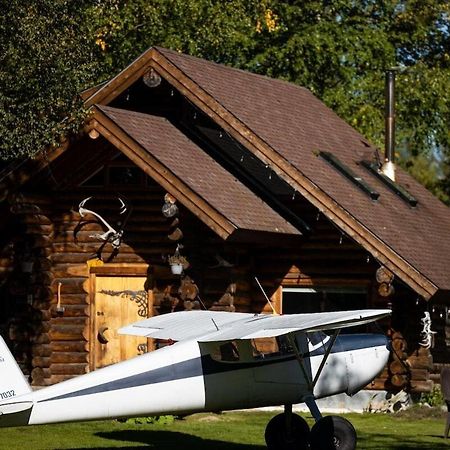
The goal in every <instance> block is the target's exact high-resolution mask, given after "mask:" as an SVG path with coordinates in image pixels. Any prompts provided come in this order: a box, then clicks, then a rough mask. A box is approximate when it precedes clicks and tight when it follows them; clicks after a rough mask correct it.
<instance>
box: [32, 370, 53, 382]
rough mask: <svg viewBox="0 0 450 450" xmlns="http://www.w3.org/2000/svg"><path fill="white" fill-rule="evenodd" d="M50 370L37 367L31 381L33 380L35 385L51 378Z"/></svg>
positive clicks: (33, 371)
mask: <svg viewBox="0 0 450 450" xmlns="http://www.w3.org/2000/svg"><path fill="white" fill-rule="evenodd" d="M51 374H52V373H51V371H50V368H42V367H36V368H34V369H33V370H32V371H31V379H32V380H33V385H35V384H38V385H40V383H42V381H43V380H44V378H48V377H50V376H51Z"/></svg>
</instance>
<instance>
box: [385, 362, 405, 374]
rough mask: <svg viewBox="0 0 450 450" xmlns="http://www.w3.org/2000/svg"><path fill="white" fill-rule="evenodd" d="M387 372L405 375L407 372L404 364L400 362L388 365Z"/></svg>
mask: <svg viewBox="0 0 450 450" xmlns="http://www.w3.org/2000/svg"><path fill="white" fill-rule="evenodd" d="M389 371H390V372H391V373H392V374H394V375H395V374H399V375H400V374H405V373H407V372H408V367H407V365H406V364H405V363H402V362H401V361H392V362H391V363H390V364H389Z"/></svg>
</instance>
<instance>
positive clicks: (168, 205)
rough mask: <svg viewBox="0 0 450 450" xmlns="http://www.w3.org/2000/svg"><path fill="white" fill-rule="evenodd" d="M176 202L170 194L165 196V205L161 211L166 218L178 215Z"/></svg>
mask: <svg viewBox="0 0 450 450" xmlns="http://www.w3.org/2000/svg"><path fill="white" fill-rule="evenodd" d="M176 201H177V199H176V198H175V197H174V196H173V195H171V194H169V193H167V194H166V195H165V196H164V204H163V206H162V209H161V210H162V213H163V216H164V217H166V218H168V219H169V218H171V217H175V216H176V215H177V214H178V206H177V205H176V204H175V203H176Z"/></svg>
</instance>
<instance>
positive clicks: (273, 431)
mask: <svg viewBox="0 0 450 450" xmlns="http://www.w3.org/2000/svg"><path fill="white" fill-rule="evenodd" d="M291 427H292V428H291V433H290V434H288V433H287V430H286V416H285V415H284V413H282V414H278V415H277V416H275V417H272V419H270V421H269V423H268V424H267V427H266V432H265V434H264V437H265V439H266V445H267V448H268V449H269V450H308V449H309V426H308V424H307V423H306V420H305V419H303V418H302V417H300V416H298V415H297V414H292V422H291Z"/></svg>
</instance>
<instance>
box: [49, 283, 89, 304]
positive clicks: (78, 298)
mask: <svg viewBox="0 0 450 450" xmlns="http://www.w3.org/2000/svg"><path fill="white" fill-rule="evenodd" d="M64 289H65V288H64V284H63V285H62V287H61V291H62V292H61V306H86V305H88V304H89V294H88V293H87V292H85V291H81V292H76V293H73V294H69V293H66V292H64ZM56 303H57V297H56V294H53V295H52V300H51V305H50V306H51V308H52V310H53V309H54V308H55V306H56Z"/></svg>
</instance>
